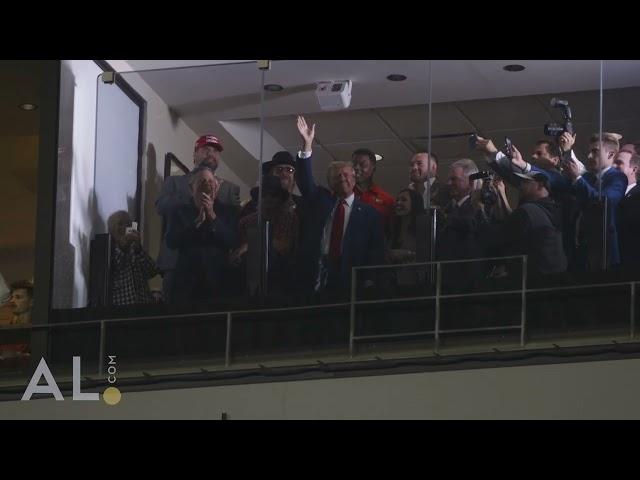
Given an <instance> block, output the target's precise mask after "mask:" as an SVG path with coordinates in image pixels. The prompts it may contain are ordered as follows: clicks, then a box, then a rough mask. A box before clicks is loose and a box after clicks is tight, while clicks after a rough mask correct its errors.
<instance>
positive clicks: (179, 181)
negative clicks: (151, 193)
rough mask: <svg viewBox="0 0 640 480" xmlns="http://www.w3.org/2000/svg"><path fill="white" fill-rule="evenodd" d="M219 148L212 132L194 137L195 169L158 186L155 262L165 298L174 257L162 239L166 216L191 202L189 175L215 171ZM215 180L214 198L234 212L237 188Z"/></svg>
mask: <svg viewBox="0 0 640 480" xmlns="http://www.w3.org/2000/svg"><path fill="white" fill-rule="evenodd" d="M223 150H224V149H223V147H222V142H220V139H219V138H217V137H215V136H213V135H203V136H201V137H200V138H198V140H197V141H196V145H195V149H194V152H193V163H194V165H195V168H194V169H193V170H192V171H191V172H190V173H189V174H187V175H183V176H170V177H167V178H166V179H165V181H164V184H163V185H162V191H161V192H160V196H159V197H158V200H156V211H157V212H158V214H159V215H161V216H162V219H163V225H162V243H161V245H160V253H159V254H158V261H157V265H158V268H159V269H160V271H161V272H162V290H163V293H164V295H165V298H168V294H169V292H170V291H171V281H172V280H173V273H174V271H175V266H176V260H177V252H176V251H175V250H173V249H171V248H169V247H168V246H167V242H166V238H165V234H166V224H167V219H168V217H169V216H170V215H171V213H172V212H173V211H174V210H175V209H176V208H178V207H181V206H184V205H189V204H190V202H191V201H192V194H191V189H190V188H189V181H190V178H191V177H192V176H193V175H194V174H195V173H196V172H197V171H199V170H201V169H203V168H207V169H209V170H211V171H212V172H213V173H215V171H216V170H217V168H218V164H219V163H220V161H221V160H222V151H223ZM216 179H217V180H218V182H219V183H220V187H219V188H218V191H217V195H216V197H215V199H214V201H215V202H216V203H221V204H225V205H230V206H232V207H234V209H235V210H236V211H239V210H240V187H238V186H237V185H235V184H234V183H232V182H229V181H228V180H223V179H221V178H220V177H217V176H216Z"/></svg>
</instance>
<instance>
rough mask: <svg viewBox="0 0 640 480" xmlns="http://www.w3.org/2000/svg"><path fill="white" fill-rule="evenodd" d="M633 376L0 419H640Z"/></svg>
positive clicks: (224, 394) (43, 410)
mask: <svg viewBox="0 0 640 480" xmlns="http://www.w3.org/2000/svg"><path fill="white" fill-rule="evenodd" d="M639 373H640V359H629V360H615V361H598V362H584V363H567V364H557V365H538V366H518V367H505V368H487V369H477V370H466V371H465V370H460V371H448V372H429V373H414V374H401V375H387V376H369V377H357V378H341V379H327V380H306V381H292V382H281V383H262V384H250V385H233V386H219V387H207V388H193V389H179V390H178V389H176V390H164V391H153V392H139V393H126V392H125V393H124V394H123V397H122V400H121V402H120V403H119V404H118V405H116V406H107V405H106V404H105V403H103V402H102V401H99V402H80V401H72V400H70V399H65V401H62V402H56V401H55V400H52V399H41V400H31V401H29V402H4V403H0V419H36V418H38V419H44V418H60V419H63V418H68V419H220V417H221V414H222V412H226V413H227V415H228V419H229V420H243V419H278V420H280V419H638V418H640V406H639V405H640V383H639V382H638V381H637V378H638V374H639ZM116 385H117V383H116ZM25 388H26V385H25Z"/></svg>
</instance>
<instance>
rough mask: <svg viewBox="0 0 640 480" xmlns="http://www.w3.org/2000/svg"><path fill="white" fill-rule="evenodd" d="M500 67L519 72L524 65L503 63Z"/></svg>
mask: <svg viewBox="0 0 640 480" xmlns="http://www.w3.org/2000/svg"><path fill="white" fill-rule="evenodd" d="M502 69H503V70H506V71H507V72H521V71H522V70H524V65H515V64H514V65H505V66H504V67H502Z"/></svg>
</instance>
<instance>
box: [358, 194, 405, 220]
mask: <svg viewBox="0 0 640 480" xmlns="http://www.w3.org/2000/svg"><path fill="white" fill-rule="evenodd" d="M353 192H354V193H355V194H356V198H357V199H358V200H360V201H361V202H363V203H367V204H369V205H371V206H372V207H373V208H375V209H376V210H377V211H378V213H380V215H382V218H383V220H384V223H385V224H387V223H388V222H389V219H390V218H391V215H392V214H393V206H394V205H395V203H396V199H395V198H393V197H392V196H391V195H389V194H388V193H387V192H385V191H384V190H382V189H381V188H380V187H379V186H378V185H376V184H373V185H371V188H369V190H367V191H366V192H363V191H362V190H360V188H359V187H358V186H357V185H356V186H355V188H354V189H353Z"/></svg>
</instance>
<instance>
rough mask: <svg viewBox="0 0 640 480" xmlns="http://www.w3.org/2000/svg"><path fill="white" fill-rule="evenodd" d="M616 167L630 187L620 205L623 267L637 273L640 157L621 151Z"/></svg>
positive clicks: (639, 261) (638, 260)
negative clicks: (624, 176)
mask: <svg viewBox="0 0 640 480" xmlns="http://www.w3.org/2000/svg"><path fill="white" fill-rule="evenodd" d="M614 166H615V167H616V168H617V169H618V170H620V171H621V172H623V173H624V174H625V175H626V176H627V180H628V182H629V185H628V186H627V190H626V193H625V196H624V198H623V199H622V200H621V201H620V205H618V212H617V213H618V215H617V220H618V235H619V241H620V256H621V260H622V267H623V268H625V269H628V270H630V271H634V272H635V273H637V272H638V271H639V270H640V187H639V186H638V183H637V180H638V176H640V156H638V155H636V154H633V153H632V152H630V151H626V150H620V152H619V153H618V155H617V156H616V159H615V160H614Z"/></svg>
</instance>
